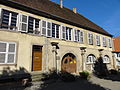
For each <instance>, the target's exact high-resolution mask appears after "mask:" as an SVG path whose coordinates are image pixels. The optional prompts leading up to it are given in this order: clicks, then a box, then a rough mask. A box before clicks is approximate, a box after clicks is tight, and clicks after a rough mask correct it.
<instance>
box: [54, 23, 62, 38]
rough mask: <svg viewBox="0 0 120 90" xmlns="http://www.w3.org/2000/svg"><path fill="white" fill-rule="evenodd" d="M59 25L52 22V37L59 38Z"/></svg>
mask: <svg viewBox="0 0 120 90" xmlns="http://www.w3.org/2000/svg"><path fill="white" fill-rule="evenodd" d="M59 32H60V25H58V24H55V23H52V37H54V38H59V37H60V36H59Z"/></svg>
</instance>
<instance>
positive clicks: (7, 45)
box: [0, 41, 16, 64]
mask: <svg viewBox="0 0 120 90" xmlns="http://www.w3.org/2000/svg"><path fill="white" fill-rule="evenodd" d="M0 43H5V44H6V51H5V52H0V53H3V54H5V63H0V64H15V62H16V43H15V42H3V41H0ZM10 44H15V52H9V51H8V50H9V45H10ZM9 54H14V62H13V63H7V61H8V55H9Z"/></svg>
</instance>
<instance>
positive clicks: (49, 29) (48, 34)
mask: <svg viewBox="0 0 120 90" xmlns="http://www.w3.org/2000/svg"><path fill="white" fill-rule="evenodd" d="M51 28H52V24H51V23H50V22H47V36H48V37H51V36H52V30H51Z"/></svg>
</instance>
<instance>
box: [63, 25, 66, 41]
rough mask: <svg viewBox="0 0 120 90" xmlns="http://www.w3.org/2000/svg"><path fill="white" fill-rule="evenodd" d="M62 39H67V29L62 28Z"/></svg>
mask: <svg viewBox="0 0 120 90" xmlns="http://www.w3.org/2000/svg"><path fill="white" fill-rule="evenodd" d="M62 39H64V40H65V39H66V27H65V26H62Z"/></svg>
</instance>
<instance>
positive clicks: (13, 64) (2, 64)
mask: <svg viewBox="0 0 120 90" xmlns="http://www.w3.org/2000/svg"><path fill="white" fill-rule="evenodd" d="M16 65H17V64H0V66H16Z"/></svg>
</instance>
